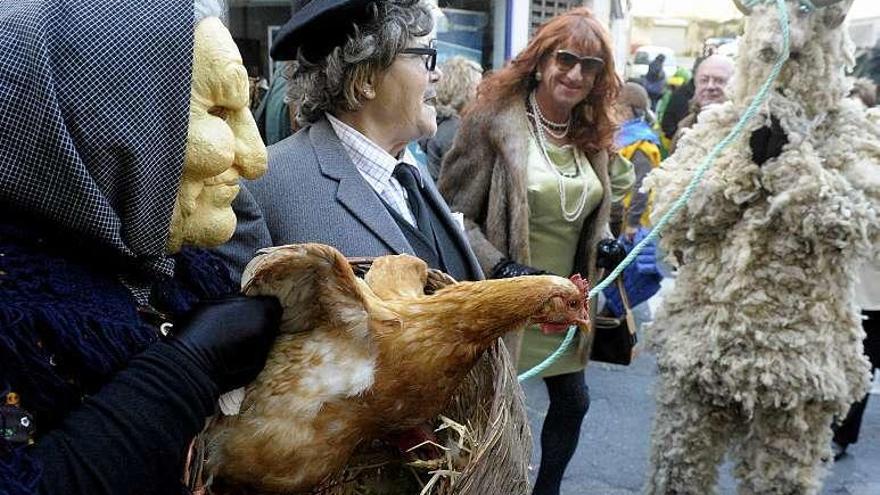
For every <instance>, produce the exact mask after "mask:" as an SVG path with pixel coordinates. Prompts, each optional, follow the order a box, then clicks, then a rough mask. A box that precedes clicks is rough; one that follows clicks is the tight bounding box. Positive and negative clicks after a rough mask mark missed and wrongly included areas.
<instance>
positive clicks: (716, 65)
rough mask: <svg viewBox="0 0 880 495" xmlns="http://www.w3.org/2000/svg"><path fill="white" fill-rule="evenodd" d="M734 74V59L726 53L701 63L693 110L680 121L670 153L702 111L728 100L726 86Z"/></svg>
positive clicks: (695, 79)
mask: <svg viewBox="0 0 880 495" xmlns="http://www.w3.org/2000/svg"><path fill="white" fill-rule="evenodd" d="M732 76H733V61H732V60H731V59H730V58H728V57H725V56H724V55H711V56H709V57H707V58H706V59H705V60H703V62H702V63H700V66H699V67H698V68H697V72H696V74H694V98H693V99H692V100H691V111H690V113H689V114H688V115H687V116H685V118H683V119H681V121H680V122H679V123H678V130H676V132H675V137H674V138H673V139H672V146H671V147H670V150H669V152H670V153H673V152H675V146H676V144H677V143H678V140H679V139H680V138H681V135H682V133H683V132H684V131H685V130H687V129H690V128H691V127H693V126H694V124H696V123H697V117H698V116H699V115H700V112H702V111H703V110H705V109H706V108H708V107H709V106H711V105H716V104H718V103H724V102H725V101H727V99H728V98H727V95H726V94H725V92H724V88H725V87H726V86H727V83H728V82H730V78H731V77H732Z"/></svg>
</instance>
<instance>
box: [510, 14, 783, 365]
mask: <svg viewBox="0 0 880 495" xmlns="http://www.w3.org/2000/svg"><path fill="white" fill-rule="evenodd" d="M762 1H774V2H775V3H776V7H777V9H778V10H779V25H780V27H781V28H782V52H780V54H779V58H778V59H777V60H776V63H775V64H774V65H773V70H772V71H771V72H770V75H769V76H768V77H767V80H766V81H764V84H762V85H761V89H760V90H759V91H758V94H757V95H755V98H754V100H752V103H751V104H750V105H749V106H748V108H747V109H746V112H745V113H744V114H743V116H742V117H741V118H740V119H739V122H737V124H736V126H734V128H733V129H732V130H731V131H730V132H729V133H728V134H727V136H725V138H724V139H722V140H721V142H719V143H718V144H716V145H715V147H714V148H713V149H712V152H711V153H709V155H708V156H707V157H706V158H705V159H704V160H703V162H702V163H701V164H700V166H699V167H697V170H696V172H695V173H694V177H693V178H692V179H691V181H690V183H688V185H687V187H686V188H685V190H684V194H682V196H681V197H680V198H678V199H677V200H676V201H675V204H673V205H672V208H670V209H669V211H667V212H666V213H665V214H664V215H663V216H662V217H660V221H659V222H657V225H656V226H655V227H654V228H653V229H652V230H651V232H650V233H649V234H648V235H647V236H645V238H644V239H642V241H641V242H639V243H638V244H636V245H635V247H633V249H632V251H630V252H629V254H628V255H627V256H626V258H624V259H623V261H621V262H620V264H618V265H617V267H616V268H615V269H614V270H613V271H612V272H611V273H610V274H608V276H607V277H605V279H604V280H603V281H602V282H601V283H600V284H599V285H597V286H595V287H593V288H592V289H591V290H590V293H589V297H590V298H593V297H596V295H597V294H599V292H600V291H602V290H603V289H605V287H608V286H609V285H610V284H611V283H612V282H613V281H614V279H616V278H617V277H618V276H619V275H620V274H621V273H622V272H623V270H625V269H626V267H627V266H629V264H630V263H632V262H633V260H635V259H636V257H637V256H638V255H639V253H641V252H642V249H644V247H645V245H646V244H648V243H649V242H652V241H653V240H654V239H656V238H657V237H658V236H659V235H660V233H661V232H662V231H663V229H664V228H665V227H666V224H668V223H669V222H670V221H671V220H672V217H674V216H675V215H677V214H678V211H679V210H681V209H682V208H683V207H684V206H685V204H687V202H688V201H689V200H690V198H691V196H693V194H694V191H695V190H696V188H697V185H699V183H700V182H701V181H702V179H703V175H705V173H706V171H707V170H708V169H709V167H710V166H711V165H712V163H713V162H714V161H715V159H716V158H718V155H719V154H720V153H721V151H723V150H724V149H725V148H727V147H728V146H730V143H732V142H733V141H734V140H736V139H737V138H738V137H739V135H740V134H742V131H743V129H744V128H745V126H746V124H748V122H749V121H750V120H752V118H753V117H754V116H755V114H757V113H758V108H759V107H760V106H761V105H762V104H763V103H764V101H765V100H766V99H767V96H768V95H769V94H770V89H771V87H772V86H773V83H774V82H776V79H778V78H779V73H780V72H782V66H783V65H784V64H785V61H786V60H788V55H789V54H788V50H789V47H790V44H791V32H790V29H789V25H788V9H787V8H786V7H785V0H752V1H751V2H749V4H750V5H755V4H757V3H759V2H762ZM577 332H578V328H577V327H576V326H574V325H572V326H571V327H569V329H568V333H567V334H566V335H565V339H564V340H563V341H562V343H561V344H560V345H559V348H557V349H556V350H555V351H554V352H553V354H551V355H550V356H549V357H547V359H545V360H544V361H543V362H541V363H540V364H538V365H537V366H535V367H534V368H532V369H530V370H528V371H525V372H523V373H522V374H521V375H519V377H518V379H519V381H521V382H522V381H525V380H528V379H529V378H534V377H535V376H538V375H540V374H541V373H543V372H544V371H545V370H547V368H549V367H550V366H552V365H553V364H554V363H555V362H556V361H557V360H558V359H559V357H560V356H562V354H563V353H564V352H565V351H566V350H567V349H568V346H570V345H571V343H572V342H573V341H574V337H575V335H576V334H577Z"/></svg>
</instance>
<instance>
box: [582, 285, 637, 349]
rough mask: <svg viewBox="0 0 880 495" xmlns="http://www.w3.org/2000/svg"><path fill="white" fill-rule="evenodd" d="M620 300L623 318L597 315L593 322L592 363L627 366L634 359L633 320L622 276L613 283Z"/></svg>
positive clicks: (634, 336) (634, 338)
mask: <svg viewBox="0 0 880 495" xmlns="http://www.w3.org/2000/svg"><path fill="white" fill-rule="evenodd" d="M615 282H616V285H617V290H619V291H620V299H621V301H623V307H624V313H625V314H624V316H622V317H615V316H608V315H599V316H596V318H595V319H594V321H593V333H594V335H593V346H592V348H591V350H590V359H591V360H592V361H601V362H603V363H611V364H622V365H624V366H627V365H629V363H631V362H632V360H633V358H634V357H635V346H636V342H637V339H636V334H635V328H636V323H635V318H633V313H632V308H631V307H630V305H629V298H628V297H627V295H626V289H624V287H623V274H621V276H619V277H617V280H616V281H615Z"/></svg>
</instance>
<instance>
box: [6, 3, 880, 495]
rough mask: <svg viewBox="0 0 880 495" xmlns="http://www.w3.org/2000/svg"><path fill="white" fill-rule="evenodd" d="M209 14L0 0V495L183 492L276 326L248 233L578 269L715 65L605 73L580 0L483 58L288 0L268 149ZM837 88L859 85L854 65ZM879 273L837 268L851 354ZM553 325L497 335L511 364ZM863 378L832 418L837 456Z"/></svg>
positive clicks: (495, 266)
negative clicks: (246, 288)
mask: <svg viewBox="0 0 880 495" xmlns="http://www.w3.org/2000/svg"><path fill="white" fill-rule="evenodd" d="M224 18H225V12H224V5H223V2H222V1H219V0H194V1H193V2H189V3H188V2H179V1H170V0H155V1H153V2H146V3H144V2H141V3H138V2H121V3H120V2H110V3H105V2H98V1H95V0H40V1H37V0H22V1H18V2H6V3H4V4H3V5H2V6H0V95H2V97H0V139H2V141H0V158H2V160H0V204H2V209H0V210H2V212H3V214H2V220H0V232H2V233H0V393H2V397H3V398H4V399H5V405H4V406H2V408H0V414H2V422H0V425H2V426H3V428H2V429H0V493H9V494H13V495H25V494H35V493H47V494H49V493H67V494H79V493H82V494H90V495H93V494H123V493H145V494H147V493H149V494H164V495H167V494H172V493H191V491H190V490H191V488H192V486H187V483H186V482H185V481H187V480H186V479H185V478H186V477H185V476H183V475H182V473H184V471H186V470H187V465H188V463H189V462H190V460H188V458H187V454H188V452H189V447H190V442H191V441H192V439H193V438H194V436H195V435H196V434H197V433H198V432H199V431H200V430H201V429H202V427H203V426H204V421H205V418H207V417H209V416H211V415H212V414H214V412H215V404H216V403H217V400H218V397H219V396H220V395H221V394H222V393H224V392H227V391H230V390H232V389H235V388H237V387H240V386H242V385H244V384H246V383H248V382H249V381H250V380H252V379H253V378H254V377H255V376H256V374H257V373H258V372H259V370H260V369H261V368H262V366H263V362H264V361H265V357H266V355H267V353H268V350H269V348H270V346H271V344H272V342H273V339H274V338H275V335H276V333H277V331H278V325H279V319H280V317H281V309H280V307H279V304H278V302H277V301H276V300H275V299H274V298H260V297H244V296H240V295H238V284H237V281H238V280H239V279H240V275H241V273H242V271H243V270H244V269H245V266H246V265H247V263H248V261H250V260H251V259H252V257H253V256H254V253H255V252H256V251H257V250H259V249H261V248H264V247H269V246H277V245H283V244H291V243H300V242H319V243H324V244H328V245H331V246H333V247H335V248H336V249H338V250H339V251H340V252H342V253H343V254H344V255H346V256H352V257H362V256H366V257H375V256H382V255H388V254H400V253H408V254H413V255H415V256H417V257H419V258H421V259H422V260H424V261H425V262H426V263H427V264H428V265H429V266H430V267H431V268H435V269H438V270H441V271H443V272H445V273H448V274H450V275H451V276H452V277H454V278H455V279H456V280H461V281H467V280H481V279H484V278H490V279H497V278H509V277H519V276H531V275H539V274H554V275H559V276H562V277H569V276H571V275H573V274H581V275H583V276H584V277H585V278H587V279H588V280H591V281H594V282H596V281H598V280H600V279H601V277H602V270H601V269H600V268H599V267H601V266H609V263H610V262H609V261H608V260H603V259H602V257H603V256H607V255H608V250H607V249H606V250H600V249H599V248H598V246H599V245H600V242H601V241H603V240H604V239H608V238H612V239H618V240H619V241H618V242H619V246H620V249H621V250H626V249H631V248H632V246H633V244H634V243H635V242H637V241H638V240H640V239H642V238H644V236H645V235H646V233H647V232H649V231H650V229H651V227H652V223H651V211H652V202H653V194H652V193H651V192H649V191H646V190H644V189H643V188H642V184H643V182H644V179H645V177H647V176H648V175H649V174H650V173H651V172H652V171H653V170H655V169H656V168H657V167H660V166H662V162H663V159H664V157H666V156H667V155H668V154H670V153H673V152H674V151H675V147H676V146H677V143H678V141H679V140H680V139H681V138H682V136H684V135H686V134H687V133H688V132H689V129H690V128H691V127H693V126H694V124H695V123H696V122H698V121H699V120H700V116H701V115H702V114H703V113H704V112H706V111H707V110H708V109H711V108H713V107H715V106H717V105H721V104H723V103H724V102H725V101H726V100H727V97H728V96H727V91H726V88H727V87H729V85H730V84H731V78H732V77H733V76H734V64H733V62H732V61H731V60H730V59H729V58H727V57H725V56H721V55H712V56H709V57H707V58H705V59H701V60H699V61H698V63H697V64H696V66H695V70H694V76H693V79H692V80H690V81H686V82H684V83H682V84H680V86H679V87H677V88H667V86H666V83H665V81H666V78H667V75H666V74H665V73H664V70H663V62H664V60H663V59H662V58H660V57H658V58H657V59H656V60H654V61H653V62H652V64H651V67H650V69H649V72H648V75H647V76H646V78H645V79H644V81H639V82H635V81H630V82H623V81H621V79H620V78H619V76H618V75H617V68H616V67H615V63H614V56H613V53H614V47H613V41H612V40H611V37H610V35H609V33H608V31H607V29H606V28H605V27H604V26H603V24H602V23H601V22H600V21H599V20H598V19H597V18H596V17H595V16H594V15H593V14H592V12H591V11H590V10H589V9H587V8H576V9H573V10H571V11H569V12H566V13H564V14H561V15H559V16H557V17H555V18H553V19H551V20H549V21H547V22H546V23H544V24H543V25H542V26H541V27H540V28H539V29H538V30H537V31H536V32H535V33H534V35H533V36H532V37H531V39H530V41H529V43H528V45H527V46H526V47H525V49H523V50H522V52H520V53H519V54H518V55H517V56H516V57H515V58H514V59H512V60H511V61H510V62H509V63H508V64H506V65H505V66H504V67H503V68H499V69H498V70H496V71H494V72H492V73H487V74H485V75H484V71H483V68H482V67H481V66H480V65H479V64H478V63H477V62H475V61H472V60H468V59H466V58H462V57H456V58H451V59H449V60H448V61H446V62H445V63H444V64H442V65H441V64H438V53H437V48H436V47H435V45H434V41H433V39H432V32H433V29H434V25H433V24H434V20H433V18H432V12H431V8H430V7H429V6H428V5H427V4H426V3H425V2H423V1H421V0H369V1H359V0H347V1H340V0H312V2H298V5H297V7H296V8H295V9H294V12H293V14H292V17H291V19H290V20H289V21H288V22H287V24H285V26H284V27H283V28H282V30H281V31H280V33H279V35H278V37H277V40H276V42H275V44H274V45H273V46H272V49H271V55H272V57H273V59H274V60H275V61H278V62H283V64H281V65H279V66H278V68H277V70H276V72H283V73H284V77H285V79H286V87H284V86H279V87H276V82H275V81H273V82H272V86H271V88H272V89H270V93H272V94H274V95H275V96H274V97H273V98H274V99H275V101H276V102H277V101H281V100H282V99H283V101H284V102H285V103H286V104H287V103H289V104H290V107H291V109H292V111H291V112H290V113H288V111H287V107H286V105H285V106H280V105H275V107H271V105H272V103H268V105H270V107H271V108H269V110H267V111H268V112H269V113H270V114H273V115H275V117H273V118H274V120H275V121H281V122H286V120H284V119H285V118H287V117H288V115H291V116H293V117H294V119H293V120H294V122H293V125H292V127H297V128H299V130H298V131H297V132H295V133H293V134H292V135H290V136H289V137H286V138H284V136H285V135H287V134H288V132H287V129H284V130H280V131H279V130H278V129H277V127H278V125H277V124H273V125H274V126H275V127H273V128H272V129H273V130H272V132H271V134H272V136H277V137H273V139H272V141H273V142H274V141H276V140H277V143H275V144H273V145H272V146H270V147H269V148H268V150H267V149H266V147H265V146H264V144H263V143H264V139H263V138H261V136H260V134H259V132H258V130H257V124H256V123H255V122H254V119H253V117H252V116H251V112H250V111H249V109H248V103H249V102H248V98H249V95H250V93H251V91H250V88H249V87H248V79H247V74H246V71H245V69H244V67H243V65H242V61H241V57H240V56H239V55H238V51H237V49H236V47H235V45H234V43H233V41H232V37H231V35H230V34H229V32H228V30H227V29H226V27H225V26H224V23H223V19H224ZM108 81H111V82H112V84H108ZM643 84H645V85H643ZM96 88H101V89H102V91H96ZM664 91H666V92H667V93H668V94H667V95H666V97H665V98H666V99H667V101H666V102H665V103H664V107H665V111H664V114H663V116H662V119H660V120H658V119H655V113H654V110H655V109H656V107H657V104H658V101H660V100H661V98H664ZM282 92H283V93H285V94H284V95H281V93H282ZM852 97H853V98H859V99H860V101H862V102H863V103H864V105H865V106H866V107H870V106H874V105H875V104H876V97H877V93H876V86H874V85H873V84H872V83H870V82H862V81H860V82H859V83H858V84H857V85H856V89H855V90H854V92H853V95H852ZM267 101H269V100H268V97H267ZM265 104H266V103H264V105H265ZM276 107H277V108H276ZM285 126H286V124H284V125H282V127H285ZM282 138H283V139H282ZM413 142H418V143H419V146H421V148H422V149H423V150H424V152H425V154H426V156H427V163H426V164H423V163H419V161H418V160H416V158H415V157H414V156H413V154H412V153H411V151H410V149H409V148H408V146H409V145H410V143H413ZM240 179H243V180H240ZM453 212H455V213H453ZM670 254H672V255H673V256H674V255H675V254H676V253H670ZM611 266H613V265H611ZM877 268H878V267H876V266H873V267H870V266H869V267H867V268H866V269H865V270H864V272H863V273H864V274H865V275H864V276H863V277H862V285H861V286H860V289H859V290H858V294H859V296H860V299H859V301H858V304H859V305H860V308H861V310H862V311H863V316H864V320H863V323H864V329H865V331H866V332H867V335H868V341H866V344H865V349H866V352H867V353H868V355H869V357H870V360H871V362H872V363H873V365H874V367H875V368H876V366H877V364H878V362H880V357H878V355H877V352H878V337H880V328H878V327H877V321H878V314H880V293H878V287H877V281H878V280H880V275H878V274H877V273H876V270H877ZM872 270H873V271H872ZM870 273H873V274H874V275H868V274H870ZM657 288H658V287H654V286H652V288H651V290H650V291H645V290H638V289H634V290H633V294H635V293H639V298H638V299H637V300H634V301H633V303H634V304H644V303H645V302H646V301H647V299H648V298H650V297H651V296H652V294H653V293H654V292H656V290H657ZM604 299H605V298H604V297H601V296H600V297H597V298H594V299H592V300H591V301H590V308H589V310H590V313H591V316H592V317H596V315H598V314H601V313H603V312H607V311H608V309H607V308H605V307H604V306H605V303H604ZM563 338H564V334H547V333H543V332H541V331H540V330H539V329H537V328H531V327H529V328H526V329H524V330H521V331H519V332H515V333H513V334H510V335H509V336H508V337H506V338H505V343H506V344H507V348H508V350H509V352H510V353H511V355H512V356H513V358H514V361H515V362H516V363H517V367H518V369H519V370H520V371H524V370H527V369H531V368H532V367H533V366H535V365H536V364H538V363H540V362H541V361H543V360H544V359H545V358H546V357H547V356H548V355H550V354H551V353H552V352H553V351H554V350H555V349H556V348H557V347H559V345H560V343H561V342H562V340H563ZM591 338H592V337H591V334H582V333H579V334H577V337H576V339H575V342H574V343H573V344H572V345H571V346H570V347H569V348H568V350H567V351H566V352H565V353H564V354H563V355H562V356H561V357H560V358H559V359H558V360H557V361H556V362H555V363H554V364H553V365H552V366H551V367H549V368H547V369H546V370H544V371H543V373H542V374H541V378H542V379H543V381H544V383H545V384H546V387H547V391H548V394H549V399H550V401H549V408H548V410H547V412H546V418H545V420H544V423H543V426H542V429H541V432H540V446H541V453H542V454H541V459H540V466H539V468H538V470H537V475H536V478H535V481H534V486H533V492H532V493H534V494H535V495H558V494H559V493H560V489H561V486H562V481H563V476H564V473H565V470H566V468H567V466H568V464H569V462H570V460H571V459H572V457H573V455H574V454H575V452H576V449H577V447H578V441H579V438H580V434H579V433H580V430H581V426H582V423H583V421H584V419H585V417H586V416H587V413H588V410H589V407H590V395H589V389H588V387H587V384H586V379H585V368H586V367H587V363H588V361H589V358H590V345H591V343H590V340H591ZM866 400H867V398H865V399H863V400H862V401H861V402H860V403H858V404H856V405H855V406H854V407H853V408H852V409H851V412H850V415H849V416H847V417H846V418H845V421H844V422H843V423H842V425H840V426H838V427H836V430H835V437H834V442H835V444H834V445H835V449H836V455H837V456H842V455H844V454H845V452H846V448H847V446H848V445H850V444H852V443H854V442H855V441H857V439H858V432H859V424H860V421H861V415H862V414H863V412H864V409H865V401H866ZM190 485H191V484H190Z"/></svg>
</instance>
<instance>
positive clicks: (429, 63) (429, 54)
mask: <svg viewBox="0 0 880 495" xmlns="http://www.w3.org/2000/svg"><path fill="white" fill-rule="evenodd" d="M433 45H434V42H433V41H432V42H431V46H426V47H423V46H417V47H414V48H404V49H403V50H401V51H400V53H407V54H410V55H422V56H424V57H425V68H426V69H428V72H434V69H436V68H437V49H436V48H434V46H433Z"/></svg>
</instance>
